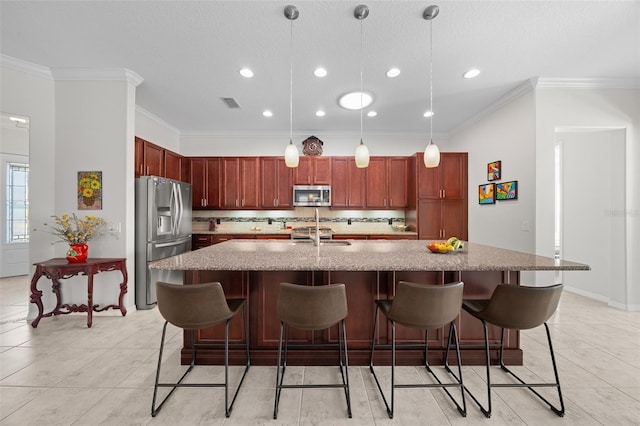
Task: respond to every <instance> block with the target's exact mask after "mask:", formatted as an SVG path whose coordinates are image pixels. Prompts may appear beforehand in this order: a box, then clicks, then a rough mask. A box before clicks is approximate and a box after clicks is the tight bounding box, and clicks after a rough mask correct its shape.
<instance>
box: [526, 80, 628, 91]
mask: <svg viewBox="0 0 640 426" xmlns="http://www.w3.org/2000/svg"><path fill="white" fill-rule="evenodd" d="M536 87H537V88H571V89H578V88H582V89H594V88H601V89H640V79H639V78H636V79H633V78H540V79H538V84H537V86H536Z"/></svg>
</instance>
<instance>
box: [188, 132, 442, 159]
mask: <svg viewBox="0 0 640 426" xmlns="http://www.w3.org/2000/svg"><path fill="white" fill-rule="evenodd" d="M309 136H312V134H311V133H304V134H302V133H295V132H294V134H293V142H294V143H295V144H296V145H297V146H298V151H299V152H300V155H302V141H303V140H305V139H306V138H308V137H309ZM313 136H316V137H317V138H319V139H320V140H321V141H323V142H324V145H323V154H322V155H326V156H350V155H354V153H355V150H356V146H357V145H358V144H359V143H360V134H359V133H358V134H357V135H356V134H353V135H346V134H333V133H332V134H329V133H327V134H325V133H313ZM363 140H364V143H365V144H366V145H367V146H368V147H369V154H370V155H371V156H377V155H405V156H409V155H412V154H415V153H416V152H419V151H424V149H425V147H426V145H427V142H428V136H427V133H426V132H425V135H409V134H407V135H383V134H375V135H367V134H366V133H365V134H364V138H363ZM434 142H436V143H437V144H438V146H439V147H440V150H441V151H451V149H449V146H448V144H447V143H446V140H444V139H443V138H436V139H434ZM288 143H289V134H288V133H286V134H285V133H282V134H281V135H274V134H264V135H239V134H235V133H230V134H220V135H192V134H187V135H183V136H182V138H181V140H180V146H181V151H180V154H182V155H185V156H233V155H256V156H261V155H264V156H269V155H284V150H285V148H286V146H287V144H288Z"/></svg>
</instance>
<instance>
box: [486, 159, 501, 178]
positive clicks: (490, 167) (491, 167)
mask: <svg viewBox="0 0 640 426" xmlns="http://www.w3.org/2000/svg"><path fill="white" fill-rule="evenodd" d="M501 169H502V161H494V162H492V163H489V164H487V180H488V181H492V180H500V174H501V172H500V170H501Z"/></svg>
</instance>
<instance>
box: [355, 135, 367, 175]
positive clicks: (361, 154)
mask: <svg viewBox="0 0 640 426" xmlns="http://www.w3.org/2000/svg"><path fill="white" fill-rule="evenodd" d="M368 166H369V148H367V146H366V145H365V144H364V143H363V142H362V139H360V145H358V146H357V147H356V167H357V168H359V169H363V168H365V167H368Z"/></svg>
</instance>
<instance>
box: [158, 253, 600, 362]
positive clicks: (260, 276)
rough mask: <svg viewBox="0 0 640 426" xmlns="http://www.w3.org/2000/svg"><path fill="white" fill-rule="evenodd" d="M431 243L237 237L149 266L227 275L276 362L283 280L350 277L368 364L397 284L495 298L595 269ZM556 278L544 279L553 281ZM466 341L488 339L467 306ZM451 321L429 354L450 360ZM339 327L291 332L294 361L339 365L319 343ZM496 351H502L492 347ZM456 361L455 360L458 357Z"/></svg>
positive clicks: (417, 354)
mask: <svg viewBox="0 0 640 426" xmlns="http://www.w3.org/2000/svg"><path fill="white" fill-rule="evenodd" d="M427 243H428V241H425V240H414V241H411V240H402V241H371V240H369V241H359V240H350V241H338V240H331V241H328V242H326V243H325V244H321V245H319V246H315V245H314V244H313V243H312V242H311V241H310V240H301V241H300V240H299V241H290V240H231V241H227V242H224V243H221V244H216V245H213V246H210V247H206V248H203V249H200V250H196V251H192V252H189V253H185V254H181V255H178V256H173V257H170V258H167V259H162V260H159V261H156V262H152V263H151V266H150V267H151V268H154V269H167V270H181V271H184V274H185V275H184V277H185V284H187V285H188V284H196V283H202V282H209V281H219V282H221V283H222V286H223V288H224V290H225V294H226V295H227V297H230V298H232V297H233V298H235V297H243V298H246V299H247V307H248V309H247V315H248V324H249V334H250V347H251V351H252V354H251V358H252V363H254V364H257V365H275V361H276V356H277V345H278V333H279V320H278V318H277V315H276V309H275V307H276V300H277V295H278V288H279V284H280V283H281V282H291V283H296V284H303V285H326V284H332V283H344V284H345V285H346V289H347V302H348V306H349V316H348V317H347V319H346V326H347V340H348V344H349V358H350V362H351V363H352V364H353V365H367V364H368V362H369V359H368V357H369V348H370V345H371V336H372V335H373V315H374V312H375V306H374V300H375V299H386V298H393V297H394V292H395V286H396V284H397V283H398V282H399V281H411V282H418V283H425V284H436V285H441V284H445V283H450V282H455V281H463V282H464V283H465V285H464V297H465V298H470V299H472V298H477V299H481V298H488V297H489V296H490V295H491V293H492V291H493V289H494V288H495V287H496V286H497V285H498V284H500V283H511V284H520V271H545V270H546V271H556V270H563V271H584V270H589V266H587V265H584V264H580V263H576V262H569V261H564V260H555V259H552V258H547V257H542V256H537V255H533V254H528V253H522V252H516V251H512V250H505V249H500V248H496V247H491V246H486V245H481V244H474V243H466V244H465V247H464V249H463V250H461V251H460V252H457V253H449V254H435V253H431V252H430V251H429V250H428V249H427V247H426V245H427ZM548 284H552V283H538V285H548ZM457 326H458V333H459V336H460V342H461V344H463V345H464V344H479V343H481V342H482V339H483V332H482V326H481V324H480V322H479V321H477V320H475V319H473V318H472V317H470V316H469V315H468V314H466V312H462V311H461V313H460V316H459V317H458V319H457ZM230 333H231V337H230V338H231V341H232V342H235V343H241V342H243V338H244V333H243V330H242V321H241V320H240V319H239V318H237V319H234V320H233V321H232V323H231V327H230ZM223 336H224V329H223V327H221V326H217V327H213V328H211V329H206V330H201V331H200V332H198V333H197V334H196V341H197V342H198V343H218V342H220V341H221V340H222V339H223ZM388 336H390V330H389V328H388V327H387V326H386V325H385V324H384V322H383V323H382V324H381V325H380V327H379V329H378V330H377V333H376V339H377V340H378V341H380V342H381V343H382V344H384V343H386V342H387V338H388ZM446 337H447V336H446V333H445V330H444V328H443V329H438V330H436V331H434V332H430V333H429V349H430V351H429V361H430V362H432V363H435V364H437V363H442V362H443V357H444V349H445V347H446ZM490 337H491V338H492V339H493V340H494V341H497V340H498V339H499V329H497V328H491V329H490ZM336 338H337V328H335V327H334V328H331V329H328V330H325V331H318V332H312V331H298V330H295V331H294V330H292V331H291V333H290V340H291V342H292V343H293V342H295V343H297V344H303V346H302V347H301V348H300V349H296V350H291V351H290V353H289V363H290V364H291V365H295V364H305V365H313V364H315V365H325V364H326V365H332V364H334V363H335V357H336V356H337V355H336V354H337V352H336V351H337V350H336V351H334V350H332V349H325V348H322V347H321V346H320V345H322V344H324V343H328V342H335V341H336ZM397 339H398V341H401V342H414V343H421V342H423V341H424V333H423V332H421V331H420V330H412V329H406V328H403V327H400V328H399V329H398V330H397ZM505 342H506V349H505V361H506V362H507V363H509V364H521V363H522V350H521V349H520V342H519V332H518V331H515V330H509V331H508V333H507V335H506V337H505ZM190 345H191V342H190V340H189V333H185V335H184V349H183V354H182V360H183V362H188V361H189V357H190V349H189V348H190ZM389 352H390V351H385V350H380V351H376V360H377V361H379V362H380V363H385V362H387V363H388V362H389V360H390V355H389ZM242 356H243V352H242V350H241V349H238V350H237V351H231V358H230V359H231V361H232V362H236V363H238V364H240V363H243V362H244V361H243V358H242ZM483 356H484V355H483V351H482V349H481V348H465V349H462V358H463V362H464V363H465V364H467V365H470V364H482V361H483ZM492 356H493V357H495V356H496V353H495V352H494V353H493V354H492ZM422 358H423V351H422V350H420V349H419V348H416V349H406V350H403V351H400V352H398V354H397V363H398V364H399V365H402V364H405V365H419V364H420V363H422V362H423V361H422ZM221 361H222V354H221V353H220V351H219V350H213V349H212V350H206V349H202V350H200V349H199V350H198V356H197V362H198V363H201V364H218V363H221ZM452 361H453V360H452Z"/></svg>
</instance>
